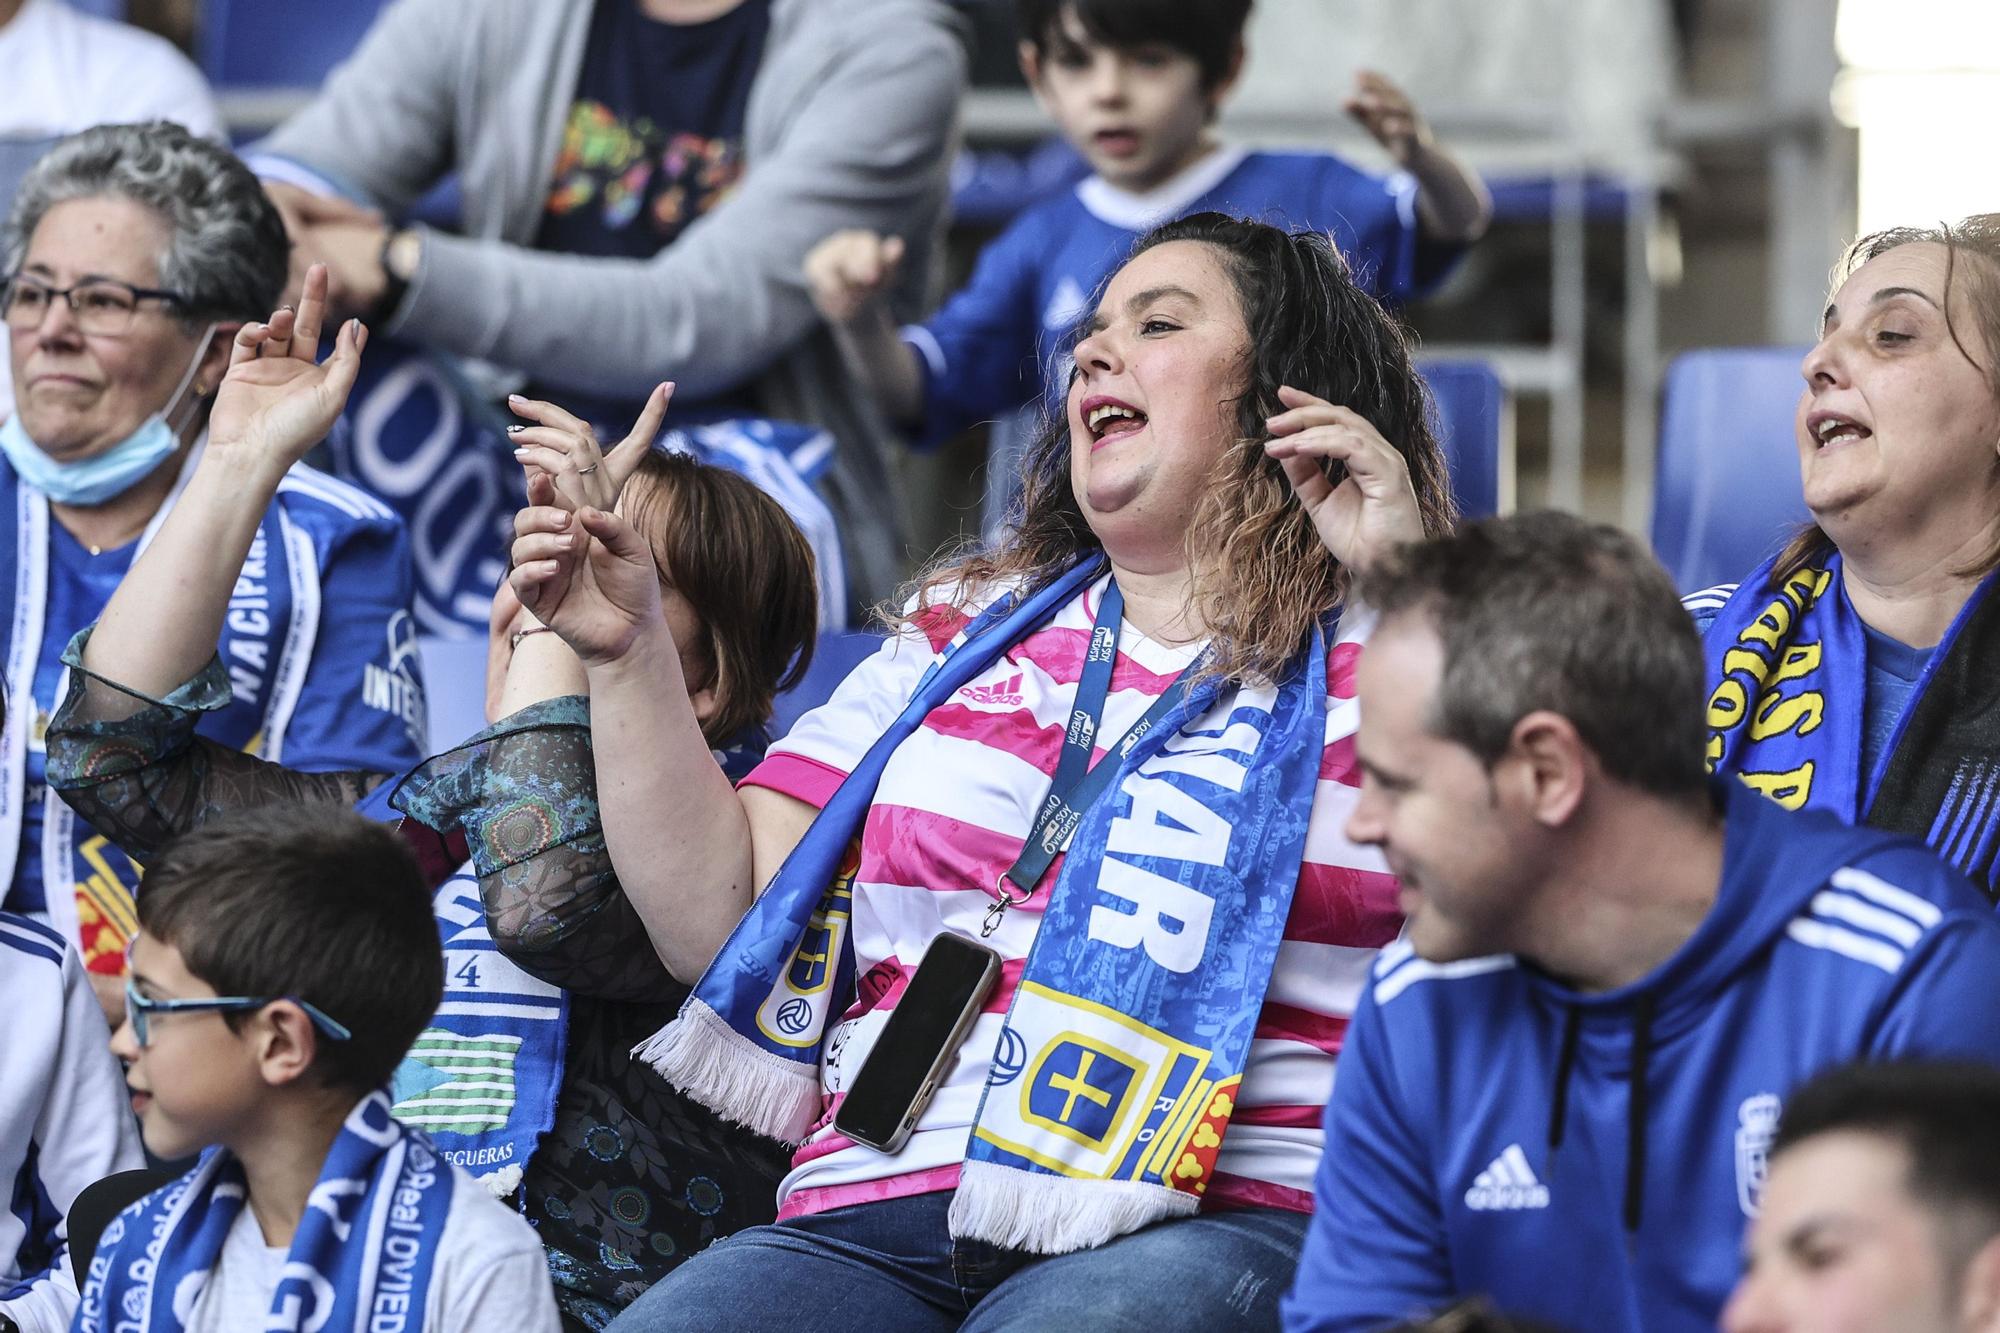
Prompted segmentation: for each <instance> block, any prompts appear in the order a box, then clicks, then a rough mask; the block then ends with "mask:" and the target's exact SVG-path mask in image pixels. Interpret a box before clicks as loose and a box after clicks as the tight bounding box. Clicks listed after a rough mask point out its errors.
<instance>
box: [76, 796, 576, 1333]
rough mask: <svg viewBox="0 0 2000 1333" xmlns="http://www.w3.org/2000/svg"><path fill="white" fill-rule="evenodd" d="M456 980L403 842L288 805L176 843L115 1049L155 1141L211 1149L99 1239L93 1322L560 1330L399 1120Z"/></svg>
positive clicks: (452, 1176)
mask: <svg viewBox="0 0 2000 1333" xmlns="http://www.w3.org/2000/svg"><path fill="white" fill-rule="evenodd" d="M443 984H444V982H443V962H442V958H441V956H440V954H439V952H438V947H437V928H436V926H435V924H434V922H433V920H432V917H431V910H430V896H429V894H428V893H426V892H425V889H424V885H423V881H422V879H421V878H420V876H419V873H418V870H417V867H416V865H415V863H414V862H413V861H412V859H411V857H410V854H409V852H408V851H407V850H406V849H405V847H404V846H403V844H402V842H401V840H400V839H399V838H398V837H397V835H396V834H395V832H394V831H393V830H391V829H388V828H386V827H384V826H382V825H378V824H375V823H373V822H371V821H369V820H366V819H363V818H361V817H360V816H358V815H355V814H353V813H351V812H348V811H345V810H341V809H338V808H336V807H333V806H305V805H291V806H273V807H267V808H264V809H259V810H252V811H247V812H244V813H241V814H236V815H231V816H227V817H225V818H222V819H218V820H216V821H214V822H213V823H210V824H208V825H206V826H204V827H202V828H200V829H198V830H196V831H195V832H192V833H189V834H187V835H186V836H185V837H182V838H181V839H179V840H178V841H176V842H174V843H173V844H171V845H170V846H168V847H167V848H166V849H164V850H163V851H162V852H161V853H160V855H159V856H158V857H156V858H155V859H154V862H153V864H152V865H151V867H150V868H149V870H148V872H147V876H146V891H145V893H144V894H142V895H141V896H140V898H139V934H138V936H137V937H136V938H135V939H134V941H133V943H132V950H131V970H130V980H129V982H128V983H127V995H126V1006H127V1009H126V1021H125V1023H124V1025H123V1026H122V1027H120V1028H119V1030H118V1032H117V1033H116V1035H115V1036H114V1037H113V1039H112V1051H113V1052H114V1053H115V1054H117V1055H118V1056H119V1057H120V1058H121V1059H123V1060H124V1061H125V1062H126V1065H127V1072H126V1083H127V1086H128V1087H129V1088H130V1089H131V1092H132V1108H133V1110H134V1112H135V1113H136V1114H137V1115H138V1117H139V1121H140V1126H141V1132H142V1133H143V1135H144V1137H145V1142H146V1146H147V1148H149V1149H150V1150H151V1151H152V1152H153V1153H154V1154H155V1155H156V1156H159V1157H164V1158H169V1159H172V1158H180V1157H186V1156H189V1155H191V1154H194V1153H196V1152H200V1153H202V1157H201V1161H200V1164H199V1165H198V1166H197V1167H196V1168H195V1169H194V1170H193V1171H192V1172H190V1173H189V1174H188V1175H186V1176H184V1177H182V1178H181V1179H179V1180H177V1181H175V1182H174V1183H173V1184H171V1185H168V1186H166V1187H165V1188H163V1189H161V1190H158V1191H156V1192H155V1193H153V1194H151V1195H149V1196H148V1197H147V1198H145V1199H143V1200H141V1201H140V1202H139V1203H137V1204H135V1205H133V1206H132V1207H131V1208H130V1209H127V1210H126V1211H125V1212H124V1213H123V1214H121V1215H120V1216H119V1217H118V1218H117V1219H116V1220H115V1221H113V1222H112V1224H111V1225H110V1226H109V1227H108V1228H106V1230H105V1232H104V1236H103V1239H102V1241H101V1243H100V1245H99V1248H98V1251H97V1254H96V1256H95V1257H94V1258H93V1259H92V1260H91V1264H90V1270H89V1273H88V1274H87V1275H86V1276H85V1277H84V1280H83V1283H82V1286H83V1296H82V1308H81V1310H80V1312H79V1314H78V1318H77V1323H76V1327H77V1328H78V1329H81V1330H86V1331H89V1330H101V1329H108V1328H110V1327H112V1326H114V1324H117V1323H119V1322H121V1321H122V1320H125V1319H140V1317H141V1314H140V1312H143V1314H144V1318H143V1319H141V1322H143V1323H144V1324H145V1326H146V1327H148V1328H151V1329H155V1330H174V1331H177V1333H178V1331H182V1330H184V1331H185V1333H210V1331H216V1333H219V1331H220V1330H224V1329H240V1328H283V1329H300V1328H321V1327H326V1328H336V1327H337V1328H351V1327H367V1328H370V1329H375V1330H382V1333H391V1331H393V1330H409V1331H410V1333H416V1331H417V1330H431V1331H433V1333H456V1331H457V1330H473V1329H490V1328H508V1329H525V1330H534V1331H535V1333H554V1331H555V1330H556V1329H557V1328H558V1327H559V1325H558V1323H557V1318H556V1313H555V1303H554V1298H553V1296H552V1294H551V1291H550V1286H549V1278H548V1272H547V1268H546V1266H545V1264H544V1261H543V1257H542V1248H541V1245H540V1243H539V1241H538V1240H537V1238H536V1236H535V1234H534V1232H533V1231H532V1230H531V1229H530V1228H529V1227H528V1225H527V1223H526V1222H524V1221H522V1220H521V1219H520V1218H519V1217H516V1216H514V1215H513V1214H511V1213H510V1212H508V1210H507V1209H506V1208H504V1207H503V1206H501V1205H500V1204H499V1203H498V1202H497V1201H496V1200H494V1199H493V1198H491V1197H490V1196H488V1195H487V1194H486V1193H485V1192H484V1191H483V1190H481V1189H480V1188H479V1187H478V1186H477V1185H476V1184H474V1183H473V1182H472V1181H471V1180H470V1179H469V1178H468V1177H466V1176H465V1175H463V1174H462V1173H460V1172H459V1171H458V1170H457V1169H456V1168H454V1167H452V1166H451V1165H450V1164H449V1163H447V1162H445V1161H444V1160H443V1159H442V1158H440V1157H439V1156H438V1154H437V1151H436V1150H435V1149H434V1148H433V1147H432V1146H431V1144H430V1142H429V1141H428V1140H427V1139H426V1138H424V1136H423V1135H422V1134H420V1133H417V1132H415V1131H413V1130H409V1129H406V1128H404V1127H403V1126H401V1125H400V1124H398V1123H397V1122H396V1121H395V1120H394V1119H392V1118H391V1117H390V1114H389V1098H388V1096H387V1094H386V1093H385V1092H384V1091H383V1089H384V1087H385V1085H386V1084H387V1083H388V1082H389V1079H390V1076H391V1074H392V1073H393V1071H394V1070H395V1067H396V1065H397V1063H398V1062H399V1061H400V1060H401V1059H402V1057H403V1053H404V1052H405V1051H406V1050H408V1049H409V1045H410V1042H411V1041H412V1040H413V1039H414V1038H415V1037H416V1035H417V1033H418V1032H419V1031H420V1030H421V1029H422V1028H423V1026H424V1024H425V1023H426V1022H427V1021H428V1020H429V1018H430V1016H431V1015H432V1013H433V1012H434V1011H435V1010H436V1009H437V1006H438V1000H439V996H440V994H441V992H442V989H443Z"/></svg>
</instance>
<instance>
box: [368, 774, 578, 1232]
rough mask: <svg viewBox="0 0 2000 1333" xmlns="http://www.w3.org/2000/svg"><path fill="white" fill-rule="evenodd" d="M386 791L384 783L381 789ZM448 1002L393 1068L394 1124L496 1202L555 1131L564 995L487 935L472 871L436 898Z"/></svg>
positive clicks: (467, 868)
mask: <svg viewBox="0 0 2000 1333" xmlns="http://www.w3.org/2000/svg"><path fill="white" fill-rule="evenodd" d="M389 785H391V784H384V786H385V788H386V787H387V786H389ZM432 909H433V911H434V913H435V915H436V917H437V924H438V935H439V939H440V942H441V943H442V945H443V947H444V1000H443V1003H441V1004H439V1005H438V1010H437V1014H436V1016H435V1017H433V1018H432V1019H431V1021H430V1024H429V1025H428V1026H427V1027H425V1028H424V1030H423V1031H422V1032H421V1033H419V1034H418V1035H417V1039H416V1041H414V1042H412V1043H411V1045H410V1053H409V1054H408V1055H407V1056H405V1057H404V1059H403V1063H402V1064H401V1065H399V1066H397V1068H396V1077H395V1085H394V1088H393V1089H392V1091H391V1092H390V1096H391V1097H392V1098H393V1099H394V1101H395V1114H396V1118H397V1119H398V1120H400V1121H402V1122H403V1123H404V1124H406V1125H411V1126H414V1127H416V1128H418V1129H421V1130H423V1131H424V1132H425V1133H427V1134H429V1135H430V1136H431V1138H432V1139H434V1140H435V1141H436V1143H437V1148H438V1152H439V1153H440V1154H441V1155H442V1156H443V1157H444V1159H445V1160H446V1161H448V1162H450V1163H451V1164H452V1165H454V1166H456V1167H458V1168H459V1169H460V1170H462V1171H464V1172H466V1173H467V1174H469V1175H471V1176H472V1177H474V1178H475V1179H477V1180H478V1181H479V1182H480V1183H481V1184H482V1185H484V1186H485V1187H486V1188H487V1190H488V1191H489V1192H490V1193H492V1194H493V1195H494V1196H495V1197H496V1198H503V1197H505V1196H506V1195H509V1194H512V1193H513V1192H514V1190H515V1189H516V1188H517V1187H518V1186H519V1185H520V1183H521V1176H522V1173H523V1172H524V1171H525V1170H526V1169H527V1166H528V1159H529V1158H530V1157H532V1156H533V1155H534V1152H535V1148H536V1147H537V1145H538V1144H539V1143H540V1142H541V1138H542V1135H544V1134H546V1133H548V1131H549V1127H550V1126H552V1125H553V1124H555V1118H556V1095H557V1093H558V1092H559V1091H560V1089H561V1087H562V1073H563V1053H564V1050H565V1043H566V1041H567V1038H568V1031H567V1029H568V1025H569V996H568V994H567V993H566V992H565V991H563V990H562V989H561V988H560V987H557V986H551V985H549V984H548V983H547V982H546V981H541V980H539V979H537V978H535V977H532V976H529V975H528V974H527V973H526V972H523V971H522V970H521V969H520V968H519V967H518V966H516V965H515V964H514V963H513V962H512V961H511V960H510V959H508V957H507V956H506V955H505V954H503V953H501V952H500V948H499V946H498V945H496V944H494V942H493V936H492V935H491V934H489V933H488V932H487V929H486V913H485V909H484V906H483V905H482V903H481V901H480V897H479V880H478V878H477V877H476V876H475V875H474V874H473V870H472V867H471V865H469V864H468V865H467V866H465V867H464V868H463V869H461V870H460V871H459V872H458V873H457V874H455V875H453V876H452V877H451V878H450V879H448V880H446V881H445V882H444V883H443V884H442V885H440V886H439V887H438V889H437V891H436V893H435V894H434V895H433V896H432Z"/></svg>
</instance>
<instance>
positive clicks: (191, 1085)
mask: <svg viewBox="0 0 2000 1333" xmlns="http://www.w3.org/2000/svg"><path fill="white" fill-rule="evenodd" d="M132 984H133V986H134V987H135V988H136V989H137V990H138V992H139V994H140V995H142V996H145V997H146V998H148V999H155V1000H196V999H212V998H214V996H215V988H214V987H213V986H210V985H209V984H208V983H207V982H205V981H202V980H201V979H200V978H198V977H196V976H194V975H193V974H192V973H190V972H189V971H188V970H187V965H186V964H185V963H184V962H182V961H181V951H180V950H179V949H176V948H175V947H174V946H173V945H171V944H162V943H161V942H160V941H159V940H156V939H154V938H153V937H152V936H151V935H148V934H146V933H145V932H144V931H140V932H139V937H138V939H137V940H135V941H134V942H133V945H132ZM146 1036H147V1042H146V1045H145V1046H143V1047H141V1046H140V1045H139V1038H138V1035H137V1033H135V1032H134V1030H133V1026H132V1016H131V1015H130V1014H129V1013H128V1014H127V1015H126V1016H125V1021H124V1022H123V1023H122V1024H120V1025H119V1027H118V1030H117V1031H116V1032H114V1033H113V1034H112V1036H111V1052H112V1054H113V1055H116V1056H117V1057H118V1058H119V1059H120V1060H123V1061H124V1062H125V1084H126V1086H127V1087H128V1088H130V1089H131V1091H132V1110H133V1112H134V1113H135V1114H137V1115H138V1117H139V1127H140V1133H141V1134H142V1135H143V1136H144V1137H145V1140H146V1147H147V1148H148V1149H150V1150H151V1151H152V1152H153V1153H154V1155H156V1156H159V1157H164V1158H167V1159H168V1160H170V1161H171V1160H173V1159H175V1158H180V1157H187V1156H189V1155H190V1154H193V1153H196V1152H199V1151H201V1150H202V1149H203V1148H206V1147H208V1146H209V1145H210V1144H214V1143H226V1142H228V1141H229V1139H230V1137H231V1130H232V1129H236V1128H239V1127H240V1126H242V1125H244V1124H245V1123H248V1120H249V1117H250V1116H251V1115H252V1114H254V1111H255V1108H256V1107H257V1105H258V1104H259V1102H260V1100H261V1096H262V1094H263V1093H264V1091H265V1081H264V1079H263V1077H262V1076H261V1074H260V1072H259V1061H258V1058H257V1053H256V1048H255V1045H254V1042H253V1038H252V1036H251V1033H250V1031H249V1029H248V1028H247V1027H246V1029H245V1031H244V1032H242V1033H237V1032H235V1031H232V1030H231V1029H230V1026H229V1024H228V1023H227V1022H225V1021H224V1019H223V1016H222V1015H221V1014H219V1013H215V1012H213V1011H204V1012H199V1013H179V1014H168V1013H155V1014H153V1015H152V1016H151V1018H150V1020H149V1021H148V1023H147V1031H146Z"/></svg>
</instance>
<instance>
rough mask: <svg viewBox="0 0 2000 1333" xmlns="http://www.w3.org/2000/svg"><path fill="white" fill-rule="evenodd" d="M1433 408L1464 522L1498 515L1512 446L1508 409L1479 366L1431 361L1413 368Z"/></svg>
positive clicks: (1491, 374) (1494, 377) (1500, 389)
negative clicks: (1468, 519) (1435, 409)
mask: <svg viewBox="0 0 2000 1333" xmlns="http://www.w3.org/2000/svg"><path fill="white" fill-rule="evenodd" d="M1417 369H1418V371H1419V373H1421V374H1422V375H1423V377H1424V382H1425V383H1426V384H1428V385H1429V386H1430V390H1431V400H1432V401H1433V402H1434V403H1436V404H1437V415H1438V443H1439V444H1440V445H1442V446H1443V447H1444V455H1445V461H1446V462H1447V463H1448V464H1450V467H1451V493H1452V495H1453V497H1454V498H1455V499H1457V501H1458V509H1459V512H1460V513H1461V514H1463V515H1464V516H1465V517H1467V518H1485V517H1487V516H1489V515H1492V514H1497V513H1499V512H1500V506H1501V503H1502V501H1503V499H1504V500H1506V501H1507V502H1508V503H1509V504H1510V505H1511V503H1512V497H1511V496H1503V495H1502V491H1503V489H1506V487H1505V486H1504V482H1503V478H1504V475H1505V473H1506V472H1507V471H1508V466H1507V464H1508V461H1509V460H1508V459H1507V453H1508V451H1509V449H1510V448H1511V447H1512V445H1511V436H1512V435H1513V404H1512V403H1511V402H1510V401H1509V399H1508V397H1507V390H1506V386H1505V385H1503V384H1501V382H1500V376H1499V374H1498V373H1497V372H1496V371H1495V370H1494V369H1493V367H1491V366H1489V365H1487V364H1486V363H1485V362H1483V361H1430V362H1424V363H1421V364H1419V365H1418V367H1417Z"/></svg>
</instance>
